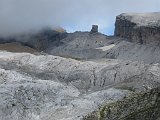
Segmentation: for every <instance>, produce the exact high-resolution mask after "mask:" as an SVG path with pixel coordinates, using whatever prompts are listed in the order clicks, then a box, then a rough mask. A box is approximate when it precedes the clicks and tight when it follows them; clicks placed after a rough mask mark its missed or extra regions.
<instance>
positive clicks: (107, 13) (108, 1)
mask: <svg viewBox="0 0 160 120" xmlns="http://www.w3.org/2000/svg"><path fill="white" fill-rule="evenodd" d="M159 6H160V1H159V0H134V1H131V0H0V36H9V35H13V34H19V33H22V32H31V31H36V30H39V29H41V28H43V27H46V26H49V27H51V28H54V27H56V26H61V27H63V28H64V29H66V30H67V32H74V31H89V30H90V29H91V25H92V24H97V25H99V29H100V32H102V33H105V34H113V30H114V22H115V17H116V16H117V15H118V14H120V13H126V12H157V11H160V8H159Z"/></svg>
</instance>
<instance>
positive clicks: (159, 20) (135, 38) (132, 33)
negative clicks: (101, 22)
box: [115, 12, 160, 45]
mask: <svg viewBox="0 0 160 120" xmlns="http://www.w3.org/2000/svg"><path fill="white" fill-rule="evenodd" d="M115 36H118V37H123V38H127V39H128V40H129V41H131V42H135V43H140V44H150V45H159V44H160V40H159V39H160V13H159V12H157V13H156V12H155V13H124V14H121V15H119V16H117V18H116V23H115Z"/></svg>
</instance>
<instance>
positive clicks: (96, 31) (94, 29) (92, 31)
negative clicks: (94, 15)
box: [91, 25, 98, 33]
mask: <svg viewBox="0 0 160 120" xmlns="http://www.w3.org/2000/svg"><path fill="white" fill-rule="evenodd" d="M91 33H98V25H92V29H91Z"/></svg>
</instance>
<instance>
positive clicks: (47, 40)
mask: <svg viewBox="0 0 160 120" xmlns="http://www.w3.org/2000/svg"><path fill="white" fill-rule="evenodd" d="M66 34H67V33H65V32H57V31H54V30H51V29H44V30H41V31H40V32H39V33H37V34H34V35H31V36H30V38H29V41H27V42H25V43H24V44H25V45H28V46H30V47H33V48H35V49H37V50H39V51H43V50H45V49H46V48H47V47H48V46H49V45H50V44H54V45H55V46H58V45H60V40H61V39H63V38H65V37H66Z"/></svg>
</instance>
